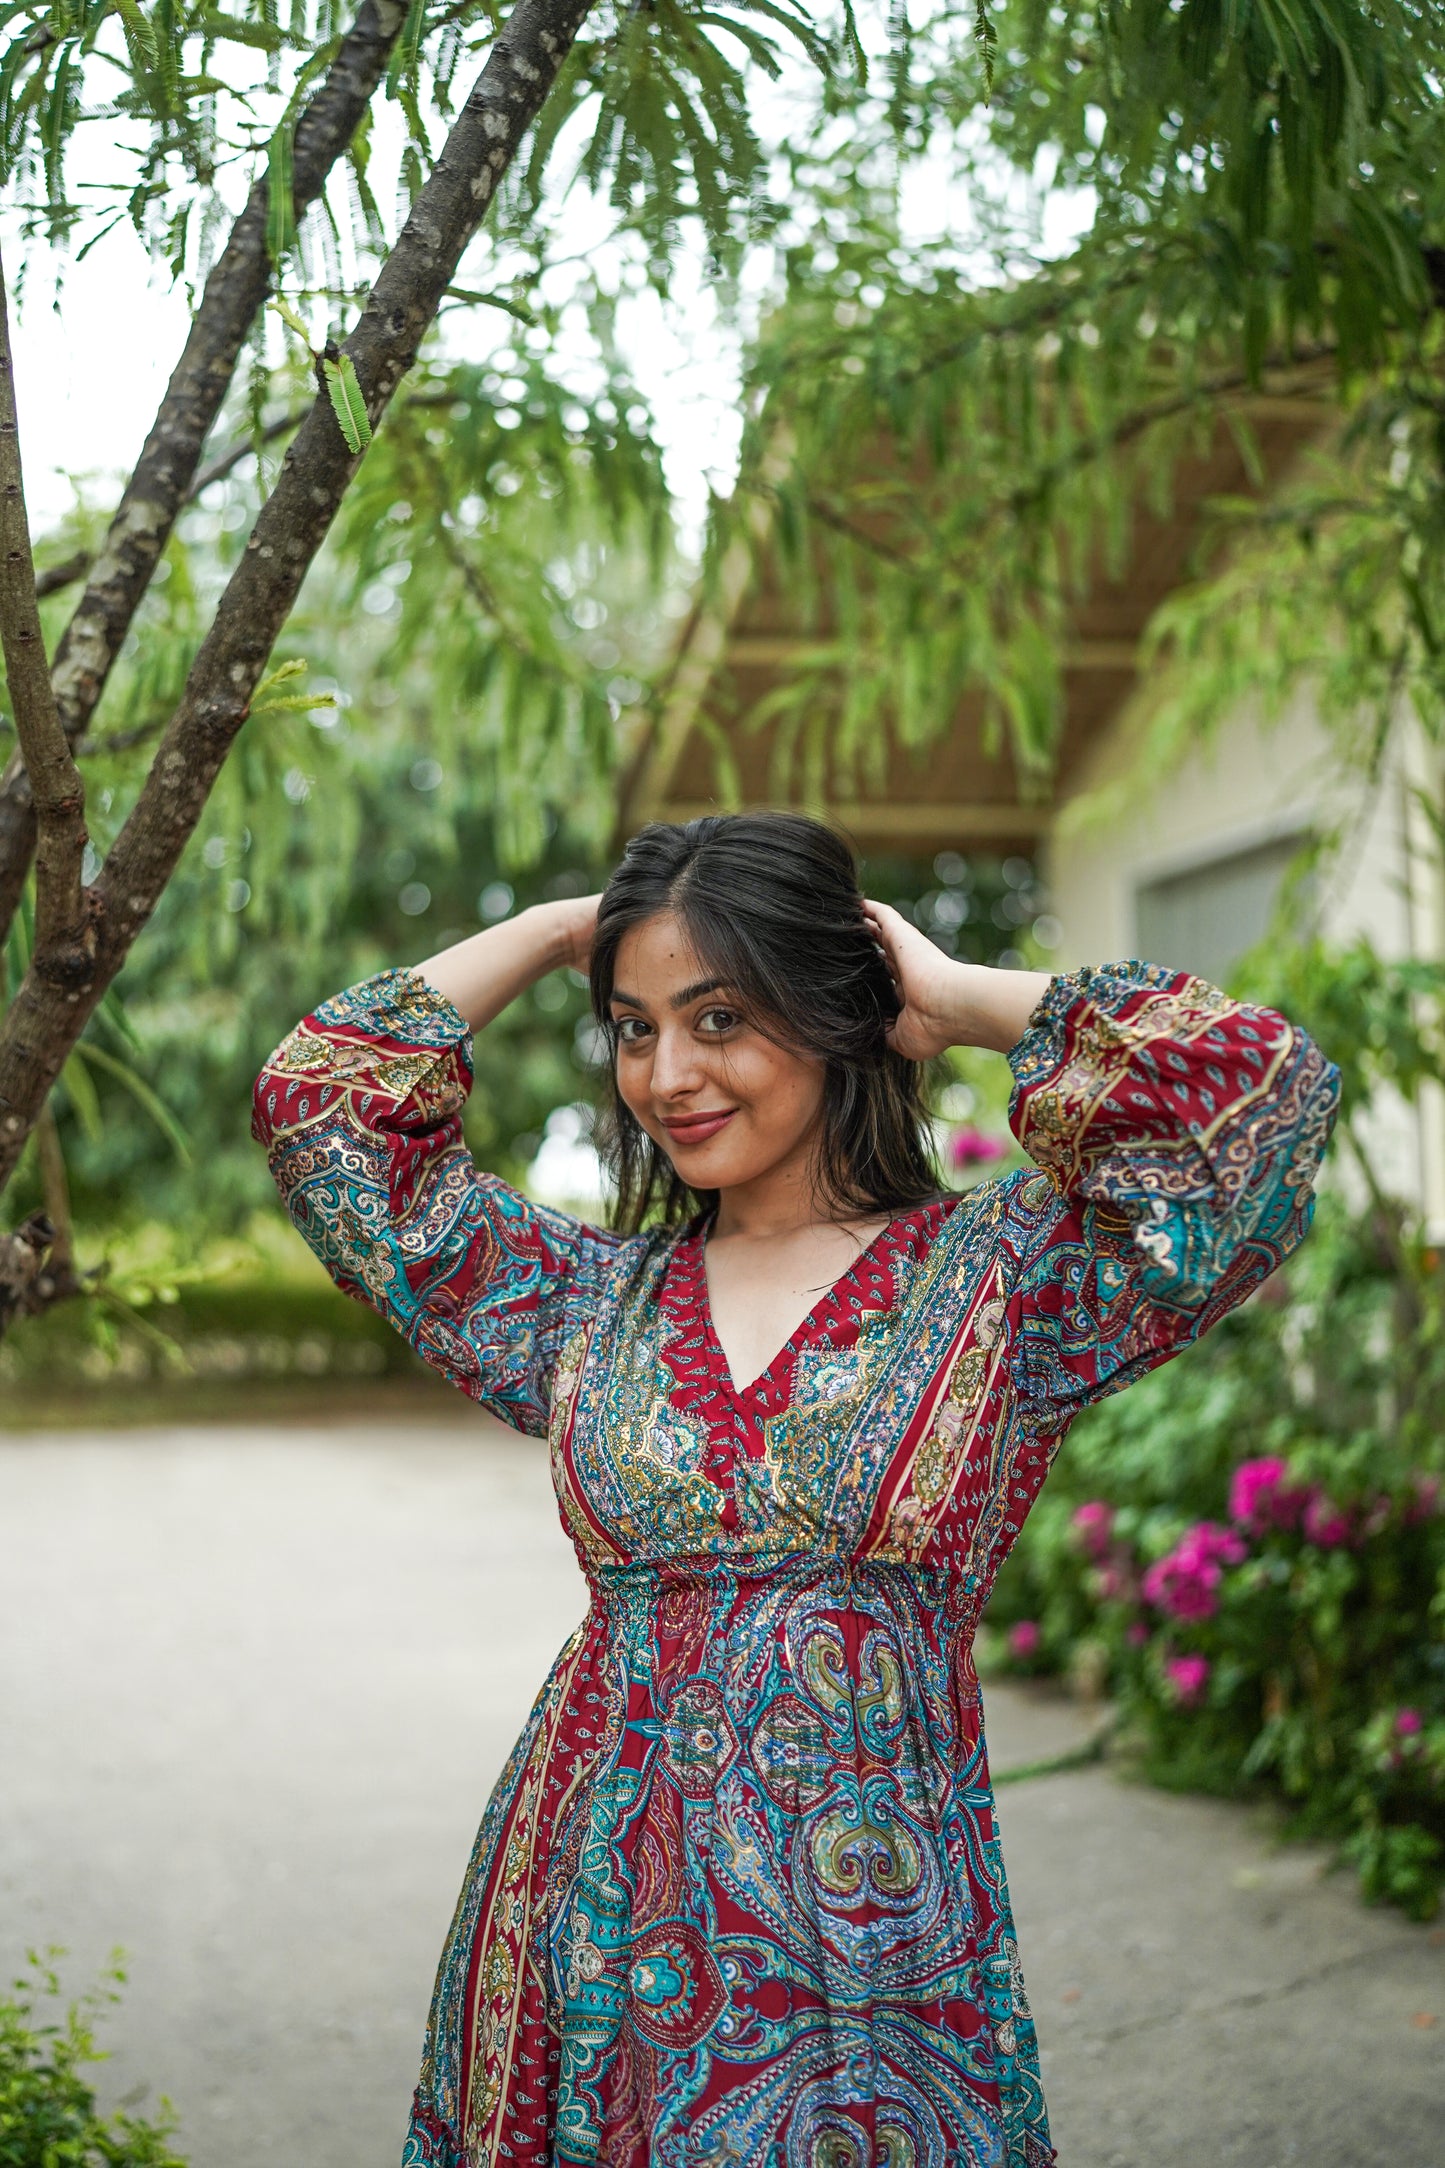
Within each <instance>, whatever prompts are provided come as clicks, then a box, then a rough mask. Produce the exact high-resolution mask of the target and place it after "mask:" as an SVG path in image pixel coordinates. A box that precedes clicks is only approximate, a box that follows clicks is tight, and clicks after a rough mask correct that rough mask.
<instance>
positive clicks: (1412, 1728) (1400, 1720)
mask: <svg viewBox="0 0 1445 2168" xmlns="http://www.w3.org/2000/svg"><path fill="white" fill-rule="evenodd" d="M1424 1721H1425V1720H1424V1718H1423V1717H1422V1716H1421V1714H1420V1712H1419V1710H1418V1709H1397V1710H1396V1712H1395V1729H1396V1731H1397V1732H1398V1733H1399V1735H1400V1737H1401V1738H1402V1739H1413V1738H1414V1736H1415V1734H1416V1732H1417V1731H1419V1730H1421V1729H1422V1728H1423V1725H1424Z"/></svg>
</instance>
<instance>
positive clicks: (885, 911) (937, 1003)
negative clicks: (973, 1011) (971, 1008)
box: [863, 897, 967, 1061]
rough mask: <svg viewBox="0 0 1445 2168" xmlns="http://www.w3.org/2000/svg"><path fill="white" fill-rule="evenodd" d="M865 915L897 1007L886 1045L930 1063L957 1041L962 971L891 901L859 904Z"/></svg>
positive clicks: (915, 1058) (962, 969) (908, 1056)
mask: <svg viewBox="0 0 1445 2168" xmlns="http://www.w3.org/2000/svg"><path fill="white" fill-rule="evenodd" d="M863 911H864V915H865V917H866V918H867V920H868V923H869V925H870V926H871V927H872V929H873V932H874V935H875V936H876V938H877V942H878V946H879V947H880V948H881V949H882V951H883V954H884V957H885V958H886V960H887V964H888V969H889V972H890V973H891V975H892V979H893V985H894V989H895V991H896V992H897V995H898V999H899V1003H900V1008H899V1011H898V1015H897V1017H896V1018H895V1019H894V1021H893V1023H892V1024H890V1025H889V1027H888V1043H889V1045H890V1046H891V1047H892V1048H893V1050H894V1052H895V1053H896V1054H902V1055H903V1056H904V1058H905V1059H906V1060H908V1061H932V1059H933V1057H934V1056H935V1055H936V1054H941V1053H942V1052H943V1050H944V1048H945V1047H949V1046H956V1045H957V1043H958V1036H959V1034H958V1021H959V1006H960V1004H959V994H960V990H961V989H960V985H959V980H960V975H961V973H962V972H963V971H964V970H965V969H966V968H967V967H966V966H964V965H960V964H956V963H955V962H954V961H953V958H952V957H951V956H945V955H944V953H943V951H942V949H941V948H939V947H938V946H937V945H936V943H934V942H932V941H930V940H929V938H928V936H927V934H924V933H920V932H919V930H918V928H917V927H916V926H914V925H912V924H911V923H910V922H909V920H907V919H906V918H905V917H904V916H903V913H902V912H901V911H895V910H894V908H893V906H892V904H891V903H874V902H873V900H872V898H871V897H865V898H864V901H863Z"/></svg>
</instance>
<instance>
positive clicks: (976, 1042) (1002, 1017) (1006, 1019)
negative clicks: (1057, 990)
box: [944, 964, 1049, 1054]
mask: <svg viewBox="0 0 1445 2168" xmlns="http://www.w3.org/2000/svg"><path fill="white" fill-rule="evenodd" d="M1048 986H1049V974H1048V972H1047V971H1003V970H1000V969H998V968H997V967H996V966H994V965H991V964H955V965H954V967H953V971H952V972H951V973H950V975H949V996H948V1008H947V1014H946V1017H945V1019H944V1029H945V1030H946V1031H947V1033H948V1038H949V1044H950V1045H952V1046H986V1047H988V1048H990V1049H991V1050H992V1052H994V1053H995V1054H1007V1053H1008V1051H1009V1049H1010V1047H1014V1046H1017V1045H1018V1042H1019V1040H1020V1039H1021V1038H1022V1037H1023V1035H1024V1033H1025V1032H1026V1031H1027V1029H1028V1024H1029V1018H1030V1017H1031V1016H1032V1015H1033V1013H1034V1010H1035V1009H1036V1008H1037V1007H1038V1005H1039V1003H1040V1002H1041V1001H1042V1000H1043V998H1044V995H1045V993H1046V992H1047V990H1048Z"/></svg>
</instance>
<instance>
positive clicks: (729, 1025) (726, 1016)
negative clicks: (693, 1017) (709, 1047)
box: [697, 1009, 742, 1038]
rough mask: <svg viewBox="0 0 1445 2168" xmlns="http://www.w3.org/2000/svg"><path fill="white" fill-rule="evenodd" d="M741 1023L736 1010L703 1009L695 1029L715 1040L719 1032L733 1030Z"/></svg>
mask: <svg viewBox="0 0 1445 2168" xmlns="http://www.w3.org/2000/svg"><path fill="white" fill-rule="evenodd" d="M741 1022H742V1018H741V1017H740V1016H739V1015H738V1012H737V1010H736V1009H704V1010H703V1012H702V1015H701V1016H700V1017H699V1018H698V1020H697V1028H698V1030H699V1031H705V1032H708V1033H709V1034H710V1035H711V1036H712V1037H713V1038H716V1037H717V1036H718V1034H719V1033H720V1032H724V1031H733V1030H735V1029H736V1027H737V1026H738V1025H739V1024H740V1023H741Z"/></svg>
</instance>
